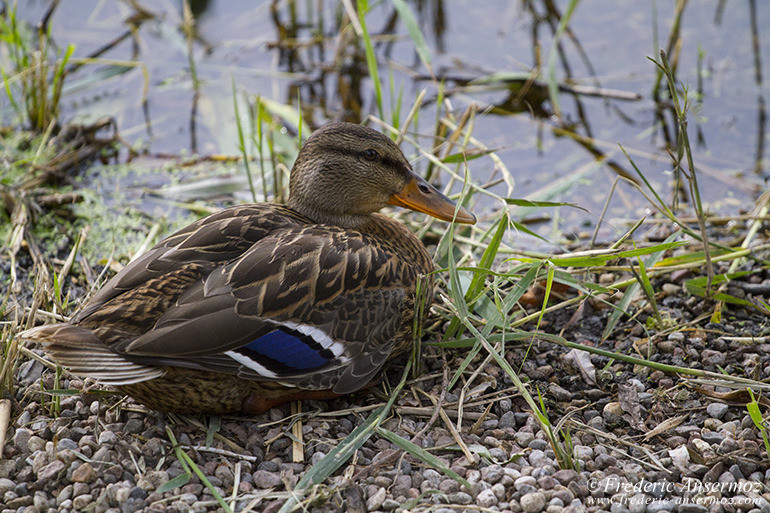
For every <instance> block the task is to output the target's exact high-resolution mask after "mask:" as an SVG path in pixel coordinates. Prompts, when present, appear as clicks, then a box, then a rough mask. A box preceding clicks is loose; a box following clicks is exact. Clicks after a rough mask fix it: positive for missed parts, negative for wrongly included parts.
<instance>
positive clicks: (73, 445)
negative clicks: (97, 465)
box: [56, 438, 78, 451]
mask: <svg viewBox="0 0 770 513" xmlns="http://www.w3.org/2000/svg"><path fill="white" fill-rule="evenodd" d="M56 450H57V451H64V450H68V451H77V450H78V444H77V442H75V441H74V440H71V439H69V438H62V439H61V440H59V443H57V444H56Z"/></svg>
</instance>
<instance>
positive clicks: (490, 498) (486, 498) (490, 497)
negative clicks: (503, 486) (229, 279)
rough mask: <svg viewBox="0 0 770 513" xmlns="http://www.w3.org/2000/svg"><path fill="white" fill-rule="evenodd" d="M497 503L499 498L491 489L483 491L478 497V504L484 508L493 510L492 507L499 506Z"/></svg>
mask: <svg viewBox="0 0 770 513" xmlns="http://www.w3.org/2000/svg"><path fill="white" fill-rule="evenodd" d="M497 502H498V497H497V495H495V492H494V491H493V490H492V489H491V488H490V489H487V490H482V491H481V492H479V494H478V495H477V496H476V503H477V504H478V505H479V506H482V507H484V508H491V507H492V506H495V505H497Z"/></svg>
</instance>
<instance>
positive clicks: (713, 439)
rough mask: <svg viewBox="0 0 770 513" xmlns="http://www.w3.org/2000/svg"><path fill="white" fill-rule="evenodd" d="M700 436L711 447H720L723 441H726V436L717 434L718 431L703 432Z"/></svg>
mask: <svg viewBox="0 0 770 513" xmlns="http://www.w3.org/2000/svg"><path fill="white" fill-rule="evenodd" d="M700 436H701V439H702V440H703V441H704V442H707V443H709V444H711V445H719V444H721V443H722V440H724V439H725V436H724V435H723V434H722V433H717V432H716V431H706V430H703V432H701V435H700Z"/></svg>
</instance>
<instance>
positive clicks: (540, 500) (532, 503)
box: [519, 492, 545, 513]
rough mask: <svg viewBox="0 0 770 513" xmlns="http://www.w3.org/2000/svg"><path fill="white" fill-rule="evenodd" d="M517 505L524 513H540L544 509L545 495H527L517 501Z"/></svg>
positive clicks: (538, 493)
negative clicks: (519, 505)
mask: <svg viewBox="0 0 770 513" xmlns="http://www.w3.org/2000/svg"><path fill="white" fill-rule="evenodd" d="M519 504H521V509H522V510H524V512H525V513H540V512H541V511H543V509H545V495H543V494H542V493H540V492H532V493H528V494H526V495H524V496H523V497H522V498H521V499H520V500H519Z"/></svg>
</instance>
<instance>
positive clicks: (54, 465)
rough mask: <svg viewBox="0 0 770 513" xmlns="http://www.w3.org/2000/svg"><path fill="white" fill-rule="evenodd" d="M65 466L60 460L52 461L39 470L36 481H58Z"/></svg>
mask: <svg viewBox="0 0 770 513" xmlns="http://www.w3.org/2000/svg"><path fill="white" fill-rule="evenodd" d="M65 469H66V466H65V465H64V462H63V461H61V460H54V461H52V462H51V463H49V464H48V465H46V466H44V467H43V468H41V469H40V470H39V471H38V473H37V479H38V481H43V482H45V481H49V480H51V479H58V477H59V476H60V475H62V474H63V473H64V471H65Z"/></svg>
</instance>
